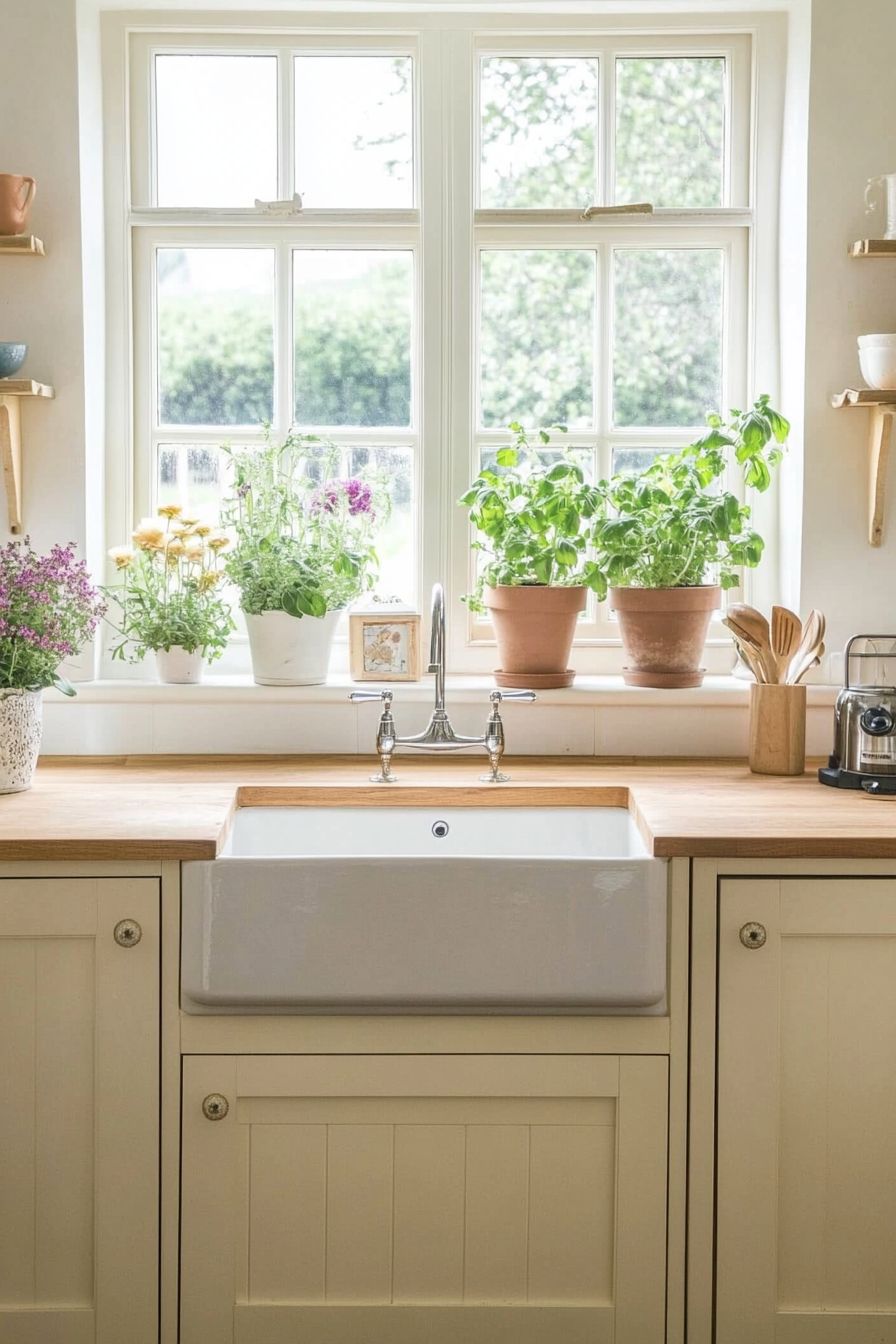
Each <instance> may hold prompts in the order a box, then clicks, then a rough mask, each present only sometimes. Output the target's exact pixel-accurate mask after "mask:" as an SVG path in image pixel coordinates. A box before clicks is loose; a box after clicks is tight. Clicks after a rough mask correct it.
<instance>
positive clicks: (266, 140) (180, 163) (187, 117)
mask: <svg viewBox="0 0 896 1344" xmlns="http://www.w3.org/2000/svg"><path fill="white" fill-rule="evenodd" d="M155 77H156V203H157V204H158V205H165V206H204V207H214V206H218V207H227V206H229V207H231V208H234V207H237V208H242V207H247V208H249V207H251V206H253V205H254V204H255V198H256V196H258V197H260V198H261V199H262V200H266V201H268V200H274V199H275V198H276V196H277V61H276V58H275V57H273V56H157V57H156V60H155Z"/></svg>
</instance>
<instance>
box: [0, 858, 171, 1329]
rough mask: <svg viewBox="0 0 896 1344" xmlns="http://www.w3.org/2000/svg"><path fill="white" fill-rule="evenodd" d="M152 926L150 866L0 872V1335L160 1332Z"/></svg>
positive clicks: (154, 891) (155, 893)
mask: <svg viewBox="0 0 896 1344" xmlns="http://www.w3.org/2000/svg"><path fill="white" fill-rule="evenodd" d="M121 920H131V921H136V923H137V924H139V926H140V929H141V933H142V936H141V937H140V939H139V941H137V942H136V943H134V942H133V940H131V942H132V943H133V945H125V946H121V945H120V944H118V943H116V941H115V938H114V930H115V927H116V925H117V924H118V923H119V921H121ZM158 928H159V883H158V881H157V880H153V879H139V880H138V879H134V880H128V879H121V878H118V879H102V880H96V879H74V878H73V879H65V880H58V879H55V880H54V879H37V878H33V879H29V878H21V879H19V878H15V879H13V878H4V879H0V1089H2V1103H0V1154H2V1160H0V1210H2V1217H0V1344H32V1341H34V1344H121V1341H122V1340H125V1339H127V1340H128V1344H152V1341H155V1340H156V1339H157V1337H158V1324H157V1319H158V1310H157V1301H158V1151H159V1147H158V1113H159V1103H158V1068H159V1038H158V1021H159V997H158V996H159V939H158Z"/></svg>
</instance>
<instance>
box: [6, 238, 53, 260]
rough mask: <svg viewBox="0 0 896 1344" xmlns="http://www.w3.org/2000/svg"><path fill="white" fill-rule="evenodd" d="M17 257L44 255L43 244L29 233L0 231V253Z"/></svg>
mask: <svg viewBox="0 0 896 1344" xmlns="http://www.w3.org/2000/svg"><path fill="white" fill-rule="evenodd" d="M4 252H5V253H7V254H9V255H12V256H17V257H45V256H46V255H47V254H46V252H45V251H44V245H43V243H42V242H41V240H40V239H39V238H35V237H34V235H33V234H30V233H16V234H9V233H0V253H4Z"/></svg>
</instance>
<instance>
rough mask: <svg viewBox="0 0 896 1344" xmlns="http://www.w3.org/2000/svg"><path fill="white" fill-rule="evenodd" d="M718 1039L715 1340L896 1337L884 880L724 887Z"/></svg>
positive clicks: (890, 899)
mask: <svg viewBox="0 0 896 1344" xmlns="http://www.w3.org/2000/svg"><path fill="white" fill-rule="evenodd" d="M748 922H755V923H759V924H761V925H762V926H763V928H764V929H765V930H766V942H765V944H764V945H763V946H761V947H759V948H746V947H745V946H744V945H743V943H742V941H741V937H740V932H741V929H742V928H743V926H744V925H745V924H747V923H748ZM718 1030H719V1038H718V1149H717V1155H718V1178H717V1181H718V1183H717V1197H716V1209H717V1215H716V1216H717V1333H718V1338H719V1340H720V1341H724V1344H773V1342H774V1344H809V1341H811V1342H812V1344H871V1342H872V1341H874V1344H893V1342H896V1274H894V1268H893V1267H894V1264H896V881H891V880H875V879H872V878H864V879H858V878H857V879H849V878H844V879H831V880H809V879H804V880H799V879H788V880H762V879H758V878H757V879H751V880H746V879H744V880H740V881H737V880H730V879H729V880H723V882H722V884H721V893H720V901H719V1029H718Z"/></svg>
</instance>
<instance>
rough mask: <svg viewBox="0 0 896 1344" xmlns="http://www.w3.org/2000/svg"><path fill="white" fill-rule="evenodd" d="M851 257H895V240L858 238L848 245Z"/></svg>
mask: <svg viewBox="0 0 896 1344" xmlns="http://www.w3.org/2000/svg"><path fill="white" fill-rule="evenodd" d="M849 255H850V256H851V257H896V238H859V239H858V241H857V242H855V243H850V245H849Z"/></svg>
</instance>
